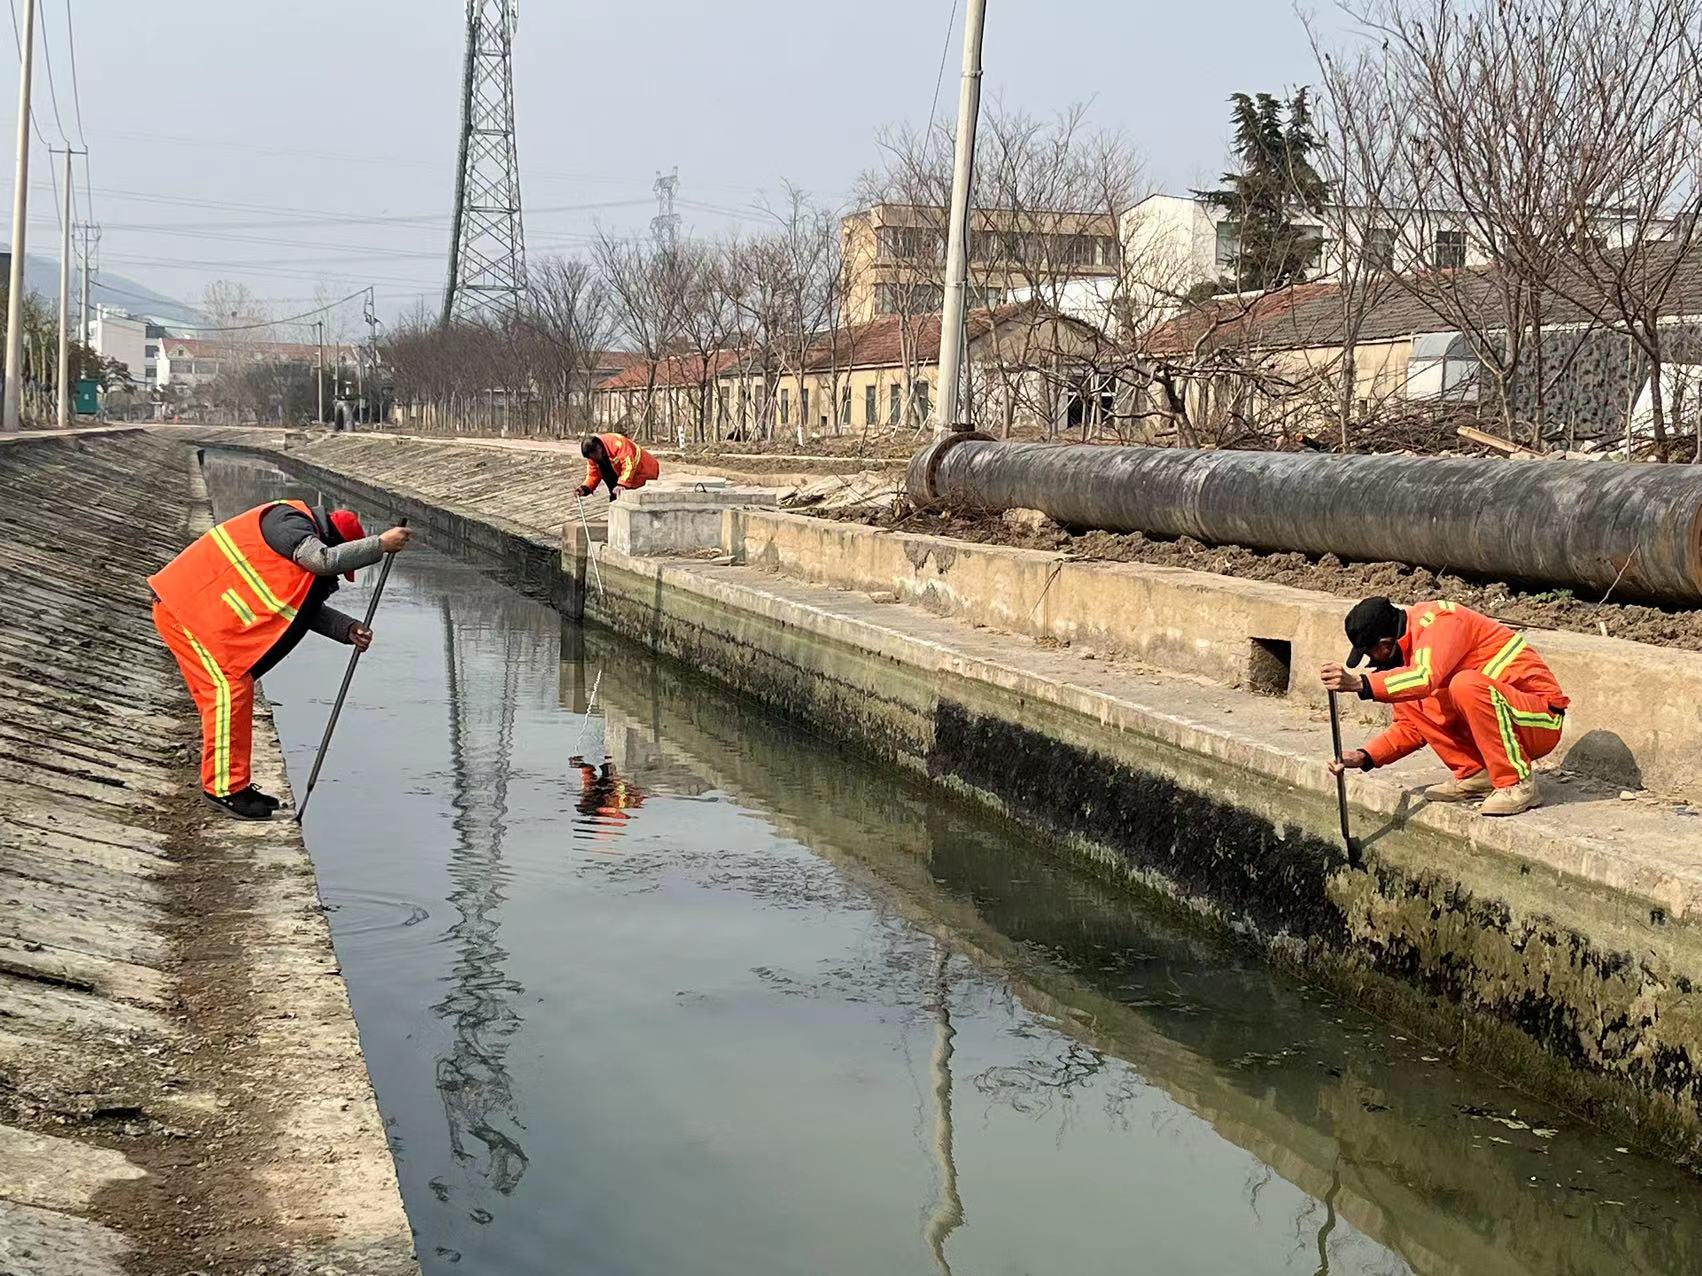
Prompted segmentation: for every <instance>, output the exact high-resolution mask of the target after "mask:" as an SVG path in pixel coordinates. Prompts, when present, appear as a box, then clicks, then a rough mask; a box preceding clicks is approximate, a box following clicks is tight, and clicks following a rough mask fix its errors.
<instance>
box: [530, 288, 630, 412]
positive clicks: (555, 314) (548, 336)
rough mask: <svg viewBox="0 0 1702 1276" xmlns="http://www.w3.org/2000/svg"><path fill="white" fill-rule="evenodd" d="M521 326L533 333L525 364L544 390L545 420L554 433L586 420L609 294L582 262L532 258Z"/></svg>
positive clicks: (607, 326) (606, 328) (607, 322)
mask: <svg viewBox="0 0 1702 1276" xmlns="http://www.w3.org/2000/svg"><path fill="white" fill-rule="evenodd" d="M527 280H528V284H529V288H530V292H529V295H528V297H527V305H526V309H525V311H524V313H523V315H522V318H521V324H522V326H523V327H524V328H525V329H527V331H528V332H529V334H530V335H531V337H532V341H531V342H530V343H529V344H530V355H531V358H530V362H531V364H532V372H533V376H534V377H535V378H536V380H537V381H538V383H539V384H540V386H541V387H545V389H544V394H543V411H544V418H545V421H546V423H547V424H548V426H549V427H550V428H551V430H552V432H553V433H555V434H556V435H557V436H558V437H559V436H560V435H562V434H563V433H565V432H567V431H571V430H577V429H579V428H580V427H581V426H583V425H584V424H585V423H586V421H588V420H589V415H590V404H591V390H592V384H591V377H592V376H593V375H594V374H595V373H596V370H597V366H598V362H599V359H600V356H601V355H602V352H603V350H604V348H605V347H606V346H607V345H608V342H609V334H610V330H611V328H612V322H611V316H610V306H609V294H608V290H607V288H606V286H605V285H604V283H603V280H602V278H601V276H599V275H598V274H597V272H596V271H595V270H594V269H592V267H591V266H590V265H588V264H587V263H586V262H583V261H579V260H577V259H571V258H565V257H559V256H558V257H543V258H539V259H536V260H534V261H533V262H532V263H531V266H530V268H529V269H528V272H527Z"/></svg>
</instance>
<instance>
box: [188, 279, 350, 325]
mask: <svg viewBox="0 0 1702 1276" xmlns="http://www.w3.org/2000/svg"><path fill="white" fill-rule="evenodd" d="M371 291H372V289H371V288H357V289H356V290H355V291H354V292H351V293H350V294H349V295H348V296H347V297H340V298H338V299H337V300H336V301H327V302H326V303H325V304H324V305H323V306H315V307H314V308H313V309H312V310H304V311H302V312H301V313H300V314H299V315H291V316H290V317H289V318H288V319H269V320H267V321H266V322H265V323H239V324H232V325H231V326H230V327H228V328H208V327H205V326H204V325H202V324H195V325H193V326H194V328H195V329H196V331H198V332H253V331H255V330H256V329H258V328H276V327H281V326H282V325H284V324H287V323H299V322H300V321H301V320H303V319H311V318H312V317H313V316H314V315H322V314H324V313H325V312H326V311H327V310H335V309H336V308H337V307H338V306H341V305H346V304H347V303H348V302H351V301H353V300H354V299H355V298H356V297H364V296H366V294H367V293H369V292H371Z"/></svg>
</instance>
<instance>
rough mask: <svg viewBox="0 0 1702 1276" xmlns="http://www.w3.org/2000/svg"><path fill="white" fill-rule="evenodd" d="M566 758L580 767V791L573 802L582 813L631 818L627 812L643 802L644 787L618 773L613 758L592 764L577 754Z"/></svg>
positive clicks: (618, 818) (620, 818)
mask: <svg viewBox="0 0 1702 1276" xmlns="http://www.w3.org/2000/svg"><path fill="white" fill-rule="evenodd" d="M569 761H570V762H571V764H572V765H574V766H576V767H578V768H579V783H580V794H579V801H578V802H577V803H575V804H574V805H575V806H576V808H577V809H578V811H579V813H580V814H581V815H592V816H597V817H598V818H600V819H603V820H622V821H624V820H630V819H631V818H632V816H630V815H628V814H627V812H629V811H632V810H636V809H637V808H638V807H640V806H643V805H644V790H643V789H641V788H639V787H638V786H637V785H636V784H631V783H628V782H627V781H626V780H623V779H622V778H621V777H620V776H619V775H617V774H616V773H615V764H614V763H613V762H605V763H603V765H602V766H601V767H595V766H592V765H591V764H590V763H589V762H587V761H586V760H585V759H584V758H580V757H575V758H570V759H569Z"/></svg>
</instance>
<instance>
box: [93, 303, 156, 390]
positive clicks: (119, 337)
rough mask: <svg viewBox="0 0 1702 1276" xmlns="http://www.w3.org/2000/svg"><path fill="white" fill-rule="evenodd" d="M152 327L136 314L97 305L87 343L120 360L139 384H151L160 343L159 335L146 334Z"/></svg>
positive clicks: (96, 351)
mask: <svg viewBox="0 0 1702 1276" xmlns="http://www.w3.org/2000/svg"><path fill="white" fill-rule="evenodd" d="M152 326H153V325H151V324H149V322H148V321H147V320H146V319H144V318H141V317H139V316H137V315H132V314H128V313H126V312H125V311H122V310H118V309H115V308H113V307H111V306H96V307H95V308H94V315H93V317H92V318H91V320H90V322H89V344H90V345H91V346H92V347H93V348H94V351H95V353H96V354H98V355H100V356H101V358H103V359H113V360H116V361H117V362H119V363H122V364H123V365H124V366H125V367H126V368H127V369H129V372H130V378H131V380H133V381H134V382H135V383H136V384H137V385H138V386H142V387H151V386H152V385H153V384H154V377H155V370H156V368H155V365H156V360H157V356H158V355H159V342H160V338H158V337H150V336H149V335H148V329H149V328H150V327H152Z"/></svg>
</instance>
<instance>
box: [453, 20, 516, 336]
mask: <svg viewBox="0 0 1702 1276" xmlns="http://www.w3.org/2000/svg"><path fill="white" fill-rule="evenodd" d="M519 5H520V0H467V61H466V67H465V70H464V72H463V76H462V82H461V151H460V160H459V161H458V165H457V171H456V174H455V214H454V222H453V224H452V225H451V227H450V230H449V284H448V286H447V287H446V288H445V289H444V293H443V322H444V323H448V322H449V321H450V320H452V319H471V320H481V321H485V322H490V323H506V322H508V321H509V320H511V319H512V318H513V317H514V315H515V313H516V311H518V310H519V308H520V300H521V298H522V297H523V296H524V295H525V292H526V237H525V233H524V231H523V229H522V227H521V222H520V159H519V155H518V153H517V152H516V150H515V147H514V64H513V59H512V56H511V55H512V52H513V47H514V30H515V27H516V25H517V24H518V22H519V16H520V13H519Z"/></svg>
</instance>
